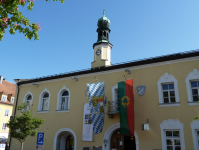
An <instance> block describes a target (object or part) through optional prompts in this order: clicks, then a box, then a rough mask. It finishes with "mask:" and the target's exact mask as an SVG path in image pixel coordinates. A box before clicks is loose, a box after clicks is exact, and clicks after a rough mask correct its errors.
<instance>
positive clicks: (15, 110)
mask: <svg viewBox="0 0 199 150" xmlns="http://www.w3.org/2000/svg"><path fill="white" fill-rule="evenodd" d="M17 89H18V91H17V99H16V105H15V111H14V119H15V115H16V110H17V104H18V97H19V86H18V84H17ZM12 117H13V116H11V117H10V119H11V118H12ZM11 140H12V138H11V137H10V140H9V150H10V147H11Z"/></svg>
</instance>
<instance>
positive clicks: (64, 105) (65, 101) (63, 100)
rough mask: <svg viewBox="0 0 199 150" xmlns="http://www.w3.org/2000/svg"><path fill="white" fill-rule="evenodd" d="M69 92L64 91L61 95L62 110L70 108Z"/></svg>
mask: <svg viewBox="0 0 199 150" xmlns="http://www.w3.org/2000/svg"><path fill="white" fill-rule="evenodd" d="M68 100H69V93H68V91H64V92H63V93H62V97H61V110H68Z"/></svg>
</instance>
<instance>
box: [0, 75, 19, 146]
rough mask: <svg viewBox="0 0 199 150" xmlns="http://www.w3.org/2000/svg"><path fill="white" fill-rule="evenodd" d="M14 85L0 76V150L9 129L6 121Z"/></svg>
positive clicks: (12, 99)
mask: <svg viewBox="0 0 199 150" xmlns="http://www.w3.org/2000/svg"><path fill="white" fill-rule="evenodd" d="M15 90H16V86H15V84H13V83H10V82H8V81H6V79H3V76H0V126H1V128H0V150H4V149H5V148H4V147H5V141H6V140H7V139H8V132H9V129H8V128H7V127H6V123H7V122H8V120H9V119H10V116H11V115H12V109H13V103H14V96H15Z"/></svg>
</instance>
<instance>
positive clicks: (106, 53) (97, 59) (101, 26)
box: [91, 10, 113, 68]
mask: <svg viewBox="0 0 199 150" xmlns="http://www.w3.org/2000/svg"><path fill="white" fill-rule="evenodd" d="M110 24H111V22H110V20H109V19H108V18H107V17H105V10H104V12H103V17H101V18H99V19H98V22H97V26H98V28H97V33H98V38H97V42H96V43H94V44H93V49H94V61H93V62H92V63H91V68H96V67H102V66H105V67H106V66H111V65H112V64H111V49H112V46H113V45H112V44H111V43H110V42H109V34H110V32H111V30H110V29H109V26H110Z"/></svg>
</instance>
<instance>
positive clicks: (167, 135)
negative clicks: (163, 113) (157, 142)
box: [160, 119, 185, 150]
mask: <svg viewBox="0 0 199 150" xmlns="http://www.w3.org/2000/svg"><path fill="white" fill-rule="evenodd" d="M160 129H161V138H162V150H167V149H168V148H172V147H174V145H173V144H174V141H175V142H176V144H177V145H178V146H177V147H178V148H179V149H181V150H185V142H184V132H183V124H182V123H181V122H180V121H179V120H178V119H176V120H173V119H168V120H164V121H163V122H162V123H161V124H160ZM167 143H169V144H168V145H167Z"/></svg>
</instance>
